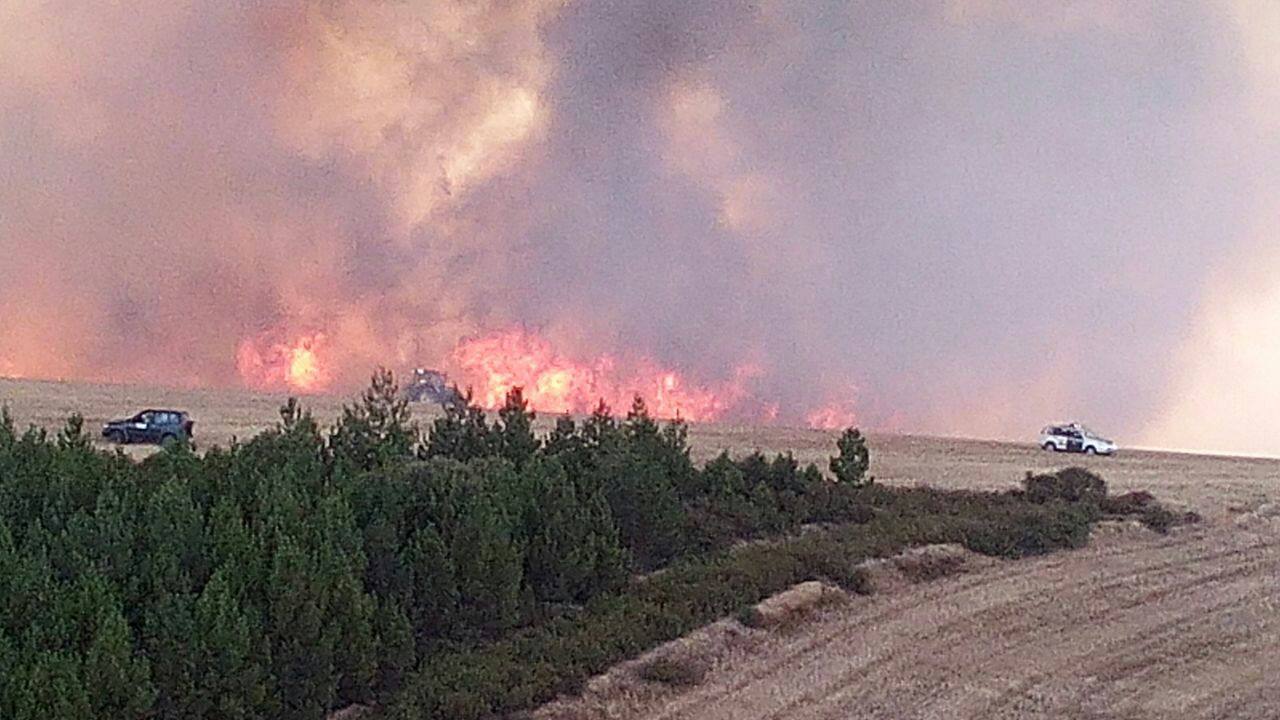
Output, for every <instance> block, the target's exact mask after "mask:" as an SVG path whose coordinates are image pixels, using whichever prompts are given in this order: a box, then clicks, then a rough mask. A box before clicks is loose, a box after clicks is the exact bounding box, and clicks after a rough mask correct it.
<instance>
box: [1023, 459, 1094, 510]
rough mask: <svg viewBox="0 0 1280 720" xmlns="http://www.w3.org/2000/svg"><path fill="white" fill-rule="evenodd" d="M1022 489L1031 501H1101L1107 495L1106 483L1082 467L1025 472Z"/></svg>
mask: <svg viewBox="0 0 1280 720" xmlns="http://www.w3.org/2000/svg"><path fill="white" fill-rule="evenodd" d="M1022 487H1023V490H1024V491H1025V492H1026V496H1027V499H1028V500H1030V501H1031V502H1037V503H1042V502H1048V501H1050V500H1063V501H1066V502H1091V503H1095V504H1096V503H1101V502H1102V501H1103V500H1104V499H1105V498H1106V497H1107V483H1106V482H1104V481H1103V479H1102V478H1100V477H1098V476H1097V475H1095V474H1093V473H1091V472H1089V471H1088V470H1085V469H1084V468H1078V467H1072V468H1067V469H1065V470H1059V471H1058V472H1056V473H1048V474H1044V475H1033V474H1031V473H1027V477H1026V479H1024V480H1023V481H1022Z"/></svg>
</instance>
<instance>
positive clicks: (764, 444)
mask: <svg viewBox="0 0 1280 720" xmlns="http://www.w3.org/2000/svg"><path fill="white" fill-rule="evenodd" d="M282 401H283V397H280V396H272V395H258V394H249V393H243V392H234V391H179V390H160V389H147V388H132V387H113V386H94V385H75V384H61V383H33V382H26V381H10V380H0V404H7V405H8V406H9V407H10V409H11V410H12V411H13V414H14V416H15V418H16V419H17V420H18V421H19V422H20V423H23V424H25V423H29V422H31V423H37V424H40V425H44V426H48V427H56V426H57V425H58V424H59V423H60V422H61V419H62V418H63V417H65V416H66V415H67V414H69V413H71V412H80V413H82V414H84V415H85V416H86V418H87V420H88V421H89V422H90V423H91V429H94V428H96V424H97V423H99V422H101V421H102V420H105V419H107V418H108V417H113V416H120V415H126V414H131V413H132V412H134V411H136V410H138V409H141V408H142V406H176V407H178V408H181V409H187V410H190V411H191V412H192V413H193V414H194V415H195V417H196V420H197V423H198V424H197V437H198V439H199V440H200V441H201V442H203V443H226V442H228V441H229V440H230V439H231V437H232V436H238V437H241V438H244V437H248V436H250V435H252V434H253V433H254V432H257V431H258V430H261V429H263V428H265V427H269V426H270V425H271V424H272V423H273V422H274V421H275V420H276V417H277V416H276V410H277V408H278V407H279V405H280V403H281V402H282ZM307 402H308V404H309V405H310V406H311V407H313V408H314V409H315V410H316V415H317V417H318V418H319V419H321V420H322V421H328V420H331V419H332V418H334V417H336V415H337V413H338V410H339V408H340V404H341V401H340V400H338V399H333V398H312V399H310V400H308V401H307ZM416 410H417V411H418V412H419V414H423V413H424V412H426V413H429V410H427V409H426V408H416ZM690 435H691V439H692V442H693V445H694V453H695V455H696V456H698V458H699V459H702V458H706V457H709V456H711V455H714V454H716V453H718V452H720V451H722V450H730V451H732V452H735V453H741V452H746V451H750V450H753V449H759V450H762V451H766V452H778V451H790V452H793V453H795V455H796V456H797V458H798V459H799V460H801V461H803V462H811V461H812V462H819V463H825V459H826V457H827V456H828V455H829V454H830V453H831V451H832V450H833V448H834V440H835V435H834V433H824V432H818V431H811V430H799V429H785V428H758V427H733V426H719V425H708V426H695V427H693V428H692V429H691V433H690ZM871 440H872V452H873V467H872V473H873V474H874V475H875V476H876V477H877V479H878V481H880V482H887V483H897V484H918V483H926V484H930V485H934V486H937V487H947V488H986V489H995V488H1005V487H1009V486H1011V485H1013V484H1015V483H1017V482H1018V480H1019V479H1020V478H1021V476H1022V474H1023V473H1024V472H1026V471H1028V470H1044V469H1052V468H1058V467H1062V466H1064V465H1066V464H1082V465H1086V466H1089V467H1091V468H1093V469H1095V470H1097V471H1099V472H1101V473H1102V474H1103V476H1104V477H1105V478H1106V479H1107V481H1108V483H1109V484H1110V485H1111V487H1112V488H1113V489H1114V490H1118V491H1125V490H1148V491H1150V492H1152V493H1154V494H1155V495H1157V496H1158V497H1159V498H1161V499H1162V500H1163V501H1165V502H1167V503H1169V504H1172V505H1175V506H1179V507H1185V508H1194V509H1195V510H1197V511H1199V512H1201V513H1202V514H1203V515H1205V518H1206V522H1205V523H1204V524H1202V525H1199V526H1196V527H1194V528H1190V529H1183V530H1180V531H1178V532H1175V533H1174V534H1173V535H1170V536H1164V537H1162V536H1158V535H1155V534H1153V533H1150V532H1148V531H1146V530H1141V529H1138V530H1134V529H1129V530H1125V531H1123V532H1120V533H1116V534H1102V535H1100V536H1099V537H1097V538H1096V539H1095V540H1094V542H1093V544H1092V546H1091V547H1090V548H1088V549H1086V550H1082V551H1077V552H1071V553H1061V554H1057V555H1053V556H1050V557H1048V558H1043V559H1037V560H1026V561H1019V562H1011V563H998V564H996V565H995V566H994V567H990V568H987V569H984V570H981V571H977V572H973V573H970V574H967V575H961V576H956V577H951V578H947V579H944V580H940V581H937V582H933V583H927V584H923V585H915V586H910V587H908V588H906V589H904V590H901V591H897V592H892V593H886V594H883V595H877V596H873V597H871V598H856V599H854V600H853V601H852V602H851V603H850V604H848V605H846V606H843V607H842V608H840V609H838V610H835V611H832V612H829V613H827V614H825V615H823V616H822V617H820V618H819V619H817V620H815V621H814V622H812V623H811V624H808V625H806V626H803V627H802V628H801V629H800V630H798V631H793V632H789V633H781V634H773V635H770V636H768V637H767V638H766V639H765V640H763V641H761V642H760V643H758V644H755V645H754V646H753V647H752V649H751V650H750V652H736V653H730V655H729V656H728V657H727V659H726V660H725V661H723V662H721V663H720V664H718V665H717V666H716V667H715V668H714V669H713V670H712V672H711V673H710V675H709V676H708V677H707V679H706V681H705V682H704V683H703V684H702V685H701V686H699V687H697V688H695V689H692V690H688V691H684V692H681V693H676V694H662V693H660V694H658V695H656V696H649V697H647V698H640V699H634V701H630V702H620V703H617V704H614V705H612V706H611V707H612V709H611V710H610V711H609V712H608V714H607V717H611V718H619V719H623V720H756V719H759V720H766V719H767V720H820V719H830V720H835V719H837V718H841V719H843V718H895V719H896V718H939V719H942V718H948V719H949V718H1082V719H1083V718H1088V719H1098V718H1130V719H1138V718H1142V719H1146V718H1151V719H1155V718H1246V719H1250V718H1259V719H1260V718H1280V517H1271V518H1267V517H1263V516H1264V515H1266V514H1269V513H1272V512H1275V508H1276V503H1277V501H1280V461H1277V460H1268V459H1250V458H1230V457H1213V456H1205V455H1187V454H1176V453H1154V452H1142V451H1125V452H1122V453H1121V454H1120V455H1119V456H1117V457H1114V458H1084V457H1082V456H1071V457H1068V456H1061V455H1055V454H1053V453H1046V452H1043V451H1041V450H1039V449H1038V448H1036V447H1034V446H1033V445H1029V444H1025V443H1024V444H1017V443H999V442H986V441H971V440H955V439H940V438H922V437H908V436H872V438H871ZM1120 440H1121V442H1122V444H1123V438H1120ZM130 452H132V453H135V454H141V453H146V452H149V451H147V450H139V449H131V450H130ZM1260 509H1261V512H1259V510H1260ZM575 717H587V716H585V715H583V716H577V715H575Z"/></svg>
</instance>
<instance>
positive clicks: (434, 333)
mask: <svg viewBox="0 0 1280 720" xmlns="http://www.w3.org/2000/svg"><path fill="white" fill-rule="evenodd" d="M1259 5H1260V4H1259V3H1249V2H1247V1H1246V0H1240V2H1238V3H1236V4H1225V3H1216V2H1207V1H1206V2H1189V3H1165V2H1155V1H1152V2H1132V3H1112V2H1101V1H1100V0H1075V1H1071V2H1061V1H1060V0H1058V1H1054V2H1049V1H1048V0H1045V1H1043V2H1042V1H1039V0H1035V1H1032V2H1012V1H1008V0H938V1H936V2H924V3H883V2H847V1H845V2H826V1H823V2H802V1H801V0H765V1H761V2H741V1H738V2H733V1H730V0H708V1H706V2H692V3H691V2H687V1H686V0H653V1H652V2H643V3H637V2H623V1H622V0H476V1H474V2H454V1H449V2H401V1H395V0H374V1H369V0H360V1H357V0H327V1H326V2H318V1H314V0H312V1H309V2H308V1H302V0H281V1H279V2H270V3H254V2H247V1H242V0H231V1H229V2H228V1H219V2H213V1H212V0H165V2H160V1H159V0H143V1H142V2H137V3H131V4H126V5H121V4H111V3H62V2H54V1H52V0H49V1H20V0H0V22H3V26H4V27H6V28H9V29H10V31H9V32H6V33H4V34H3V35H0V67H4V68H5V70H6V72H4V73H3V74H0V374H7V375H14V376H24V377H65V378H80V379H90V380H110V381H122V382H159V383H172V384H183V385H227V386H250V387H259V388H292V389H295V390H302V391H346V390H349V389H351V388H354V387H356V386H358V385H359V384H360V383H361V382H363V380H364V379H365V378H366V377H367V375H368V373H369V371H370V370H371V369H372V368H373V367H374V366H376V365H379V364H381V365H387V366H390V367H393V368H397V369H405V368H407V367H411V366H416V365H441V366H445V369H447V370H450V371H451V372H453V373H455V374H456V375H459V376H460V379H462V380H463V381H464V382H468V383H475V384H477V385H481V386H482V387H480V388H479V389H480V390H482V391H484V392H488V391H492V390H494V389H495V388H499V387H501V386H502V385H501V383H502V382H508V383H509V382H511V381H512V378H517V379H520V382H526V384H527V382H534V383H537V382H544V383H550V385H548V386H547V387H550V388H553V389H556V388H562V386H561V385H557V384H556V383H558V382H560V380H557V379H556V378H564V377H572V378H578V380H576V382H577V383H578V384H577V385H572V390H571V391H569V390H565V392H566V393H571V394H569V395H563V396H557V397H559V398H560V399H559V400H555V401H554V402H552V401H549V402H551V406H552V407H555V408H559V407H568V408H569V409H576V408H577V405H578V404H580V401H579V400H578V399H576V398H579V397H581V396H583V395H584V394H589V393H590V391H591V388H593V387H607V388H609V389H610V392H615V393H625V392H629V391H631V390H633V389H637V388H654V390H653V391H652V393H650V397H651V398H652V399H657V398H659V397H661V398H665V399H666V400H671V398H676V400H674V401H673V402H674V404H673V405H672V406H671V407H670V408H668V409H667V411H666V412H669V413H670V414H675V413H679V412H682V411H683V412H685V414H686V415H687V414H688V412H689V411H692V409H693V407H694V405H695V404H697V406H698V407H700V408H703V409H706V408H711V409H712V411H711V412H707V413H704V414H703V415H704V417H705V418H706V419H744V420H761V419H766V420H767V419H776V420H777V421H780V422H795V423H804V422H806V421H808V422H810V423H814V424H819V425H832V424H844V423H847V422H854V421H856V422H860V423H862V424H864V425H868V426H872V427H878V428H892V429H901V430H913V431H929V432H947V433H962V434H970V435H997V436H1025V435H1027V434H1028V433H1034V432H1035V431H1036V430H1037V429H1038V428H1039V427H1040V425H1042V424H1044V423H1045V422H1047V421H1050V420H1054V419H1081V420H1085V421H1088V422H1090V423H1091V424H1093V425H1097V426H1100V427H1102V428H1105V429H1107V430H1109V431H1112V432H1113V433H1114V434H1116V435H1117V436H1118V439H1120V440H1122V441H1124V440H1126V439H1128V438H1133V439H1138V438H1142V439H1143V441H1145V442H1151V443H1156V444H1159V443H1160V442H1161V439H1160V436H1161V433H1160V432H1158V431H1159V428H1160V427H1162V423H1163V424H1164V426H1167V425H1168V424H1170V423H1172V424H1174V425H1177V424H1180V423H1185V422H1194V420H1195V419H1196V418H1198V417H1203V416H1204V414H1205V413H1207V412H1209V411H1208V410H1204V409H1203V407H1204V404H1203V403H1199V404H1197V403H1194V402H1191V401H1189V400H1186V398H1189V397H1193V396H1195V395H1196V394H1197V393H1204V392H1206V391H1205V389H1204V388H1206V387H1210V386H1211V385H1212V383H1213V382H1216V381H1215V380H1212V379H1196V378H1205V377H1208V375H1207V374H1206V373H1205V372H1204V371H1198V370H1196V369H1195V367H1194V365H1195V363H1194V362H1192V361H1190V360H1185V359H1184V360H1177V359H1176V358H1185V356H1186V354H1187V352H1188V351H1187V349H1186V348H1187V344H1188V343H1192V342H1194V340H1193V338H1196V337H1201V336H1205V334H1206V333H1207V334H1212V333H1213V332H1214V328H1218V327H1220V323H1221V322H1223V321H1222V320H1221V318H1222V314H1221V313H1219V312H1218V311H1216V310H1214V309H1213V308H1211V307H1210V305H1213V306H1214V307H1218V306H1219V305H1221V304H1222V303H1227V302H1228V300H1221V301H1219V300H1215V299H1213V298H1239V297H1240V294H1241V293H1242V292H1246V291H1243V290H1240V289H1239V288H1238V287H1237V286H1236V284H1235V283H1236V281H1235V279H1234V278H1235V273H1234V270H1233V268H1237V267H1239V265H1238V264H1237V263H1240V262H1244V263H1246V264H1247V260H1246V261H1240V260H1238V259H1235V258H1239V257H1242V256H1245V257H1247V249H1248V248H1252V247H1256V246H1257V245H1258V244H1259V243H1263V244H1265V243H1266V242H1268V240H1269V238H1267V236H1268V234H1269V233H1270V228H1271V227H1272V226H1271V225H1270V224H1268V223H1267V222H1265V221H1264V220H1260V219H1259V218H1265V214H1266V207H1265V204H1263V203H1260V202H1258V201H1257V200H1256V199H1255V198H1257V197H1259V196H1260V195H1261V193H1263V192H1265V189H1266V188H1267V187H1269V186H1270V185H1271V181H1272V180H1274V175H1275V173H1274V172H1273V171H1271V170H1270V169H1269V168H1270V167H1271V166H1272V165H1274V163H1273V162H1272V161H1273V159H1274V155H1275V151H1274V147H1273V146H1274V143H1273V142H1271V141H1269V139H1268V138H1269V137H1273V136H1274V132H1273V131H1274V129H1275V127H1276V126H1275V125H1273V124H1271V123H1272V120H1273V119H1274V118H1277V117H1280V113H1278V112H1277V108H1276V104H1277V102H1276V101H1277V95H1276V93H1275V90H1274V88H1275V87H1280V84H1278V83H1277V82H1276V81H1277V80H1280V67H1277V66H1276V65H1275V63H1274V61H1273V60H1271V59H1269V58H1273V57H1274V53H1270V50H1274V47H1272V46H1271V45H1269V44H1268V42H1269V41H1268V40H1267V38H1273V37H1276V36H1280V27H1278V26H1277V18H1276V17H1274V16H1268V15H1267V14H1266V13H1265V10H1262V9H1260V8H1259V7H1258V6H1259ZM1272 15H1274V14H1272ZM1260 238H1264V239H1260ZM1272 242H1273V241H1272ZM1224 250H1225V251H1226V252H1224ZM1242 254H1244V255H1242ZM1223 278H1225V279H1223ZM1246 300H1247V298H1246ZM1230 302H1237V300H1235V299H1233V300H1231V301H1230ZM1239 302H1245V301H1239ZM1260 322H1262V321H1260ZM1262 329H1263V328H1262V326H1257V327H1255V326H1250V327H1249V328H1248V329H1245V330H1241V331H1239V332H1238V333H1237V336H1234V337H1235V339H1234V340H1231V341H1229V342H1228V341H1223V342H1227V346H1226V347H1227V349H1224V350H1222V352H1223V353H1228V354H1230V353H1231V352H1232V350H1231V349H1230V348H1234V347H1239V343H1248V342H1249V338H1250V337H1251V336H1252V335H1253V334H1254V333H1256V332H1260V331H1261V330H1262ZM504 338H505V339H506V340H502V339H504ZM513 338H514V339H516V340H518V342H511V341H510V340H511V339H513ZM1232 343H1235V344H1232ZM508 352H510V353H516V354H517V355H519V357H507V356H506V355H502V353H508ZM486 353H487V354H486ZM520 353H524V354H523V355H520ZM538 358H541V359H542V361H544V362H545V363H546V364H544V365H537V366H535V365H531V364H530V363H531V362H534V361H536V360H538ZM464 359H465V362H464V361H463V360H464ZM1264 364H1265V369H1263V370H1259V371H1258V372H1256V373H1254V374H1253V375H1251V376H1250V377H1251V378H1252V379H1251V380H1250V382H1254V383H1262V384H1264V385H1265V384H1267V383H1271V384H1274V381H1273V380H1271V378H1272V377H1273V373H1274V370H1273V369H1272V367H1273V365H1274V363H1271V362H1270V361H1266V363H1264ZM605 367H607V368H609V369H608V370H602V369H601V368H605ZM476 368H488V369H490V370H492V369H493V368H498V369H499V370H501V371H502V372H503V373H505V374H504V375H502V376H501V377H494V376H492V375H486V374H484V373H480V374H477V371H476ZM511 368H520V371H519V373H514V372H513V371H512V370H511ZM520 373H525V374H520ZM562 373H568V374H567V375H564V374H562ZM504 378H505V379H504ZM668 378H670V379H668ZM563 387H569V386H563ZM664 388H665V389H667V390H668V391H669V390H670V388H679V389H680V392H681V393H683V394H676V395H672V394H671V393H670V392H668V393H667V394H665V395H663V394H662V393H663V392H664ZM1197 388H1199V389H1197ZM568 397H573V398H575V399H574V400H572V402H570V401H568V400H565V399H564V398H568ZM1184 400H1185V402H1184ZM610 401H611V402H613V401H614V400H613V399H612V398H611V399H610ZM581 402H585V401H581ZM557 403H560V404H557ZM563 403H569V405H567V406H566V405H564V404H563ZM682 403H683V405H682ZM1197 408H1201V409H1197ZM1171 418H1172V419H1171ZM1178 442H1179V443H1184V442H1191V441H1184V440H1182V439H1179V440H1178ZM1215 443H1217V444H1219V445H1221V444H1223V443H1225V444H1227V445H1230V441H1229V439H1223V440H1220V441H1215ZM1270 450H1272V451H1278V452H1280V446H1276V447H1272V448H1270Z"/></svg>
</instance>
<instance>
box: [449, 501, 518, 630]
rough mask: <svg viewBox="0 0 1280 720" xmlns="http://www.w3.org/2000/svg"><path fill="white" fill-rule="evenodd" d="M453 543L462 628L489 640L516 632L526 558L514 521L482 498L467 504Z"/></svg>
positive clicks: (451, 544)
mask: <svg viewBox="0 0 1280 720" xmlns="http://www.w3.org/2000/svg"><path fill="white" fill-rule="evenodd" d="M450 541H451V542H450V548H451V551H452V552H451V554H452V559H453V567H454V570H455V572H456V577H457V581H458V597H459V600H460V602H459V604H458V614H459V617H460V619H461V622H462V625H463V627H465V628H468V629H470V630H472V631H474V632H478V633H479V634H481V635H485V636H491V635H495V634H497V633H499V632H501V631H504V630H508V629H510V628H512V627H514V626H515V624H516V623H517V622H518V621H519V619H520V587H521V582H522V565H523V558H522V557H521V555H520V551H519V549H518V548H517V547H516V543H515V540H514V537H513V533H512V528H511V523H510V519H509V518H508V517H506V515H505V514H503V513H502V512H501V511H499V510H498V508H497V507H496V506H495V504H494V503H493V501H492V499H491V498H490V497H488V496H486V495H481V494H477V495H475V496H473V497H472V498H468V501H467V502H465V503H464V509H463V512H462V515H461V516H460V517H459V527H458V530H457V533H456V535H454V536H453V537H452V538H450Z"/></svg>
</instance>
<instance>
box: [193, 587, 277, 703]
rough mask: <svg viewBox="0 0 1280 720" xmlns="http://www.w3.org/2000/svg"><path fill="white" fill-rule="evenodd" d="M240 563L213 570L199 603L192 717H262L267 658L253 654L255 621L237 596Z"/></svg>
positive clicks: (196, 619)
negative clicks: (197, 679)
mask: <svg viewBox="0 0 1280 720" xmlns="http://www.w3.org/2000/svg"><path fill="white" fill-rule="evenodd" d="M235 573H236V569H235V568H234V567H233V566H231V565H229V564H228V565H223V566H221V567H219V568H218V570H216V571H215V572H214V573H213V577H212V578H210V580H209V583H208V584H207V585H205V587H204V590H203V591H202V592H201V593H200V598H199V599H198V600H197V601H196V603H195V633H194V634H193V636H192V638H191V642H193V643H194V645H195V652H194V673H195V676H196V677H198V678H200V682H199V686H198V688H197V689H196V694H195V696H194V697H193V698H192V699H191V703H190V706H189V707H190V709H189V712H190V713H191V717H195V718H208V719H209V720H224V719H225V720H249V719H250V718H258V717H263V716H264V715H263V710H264V708H265V701H266V699H267V694H268V687H267V678H266V672H265V668H264V667H263V665H262V664H261V662H262V660H263V659H262V658H257V657H255V656H254V649H255V648H254V645H253V635H254V630H255V628H254V626H253V623H252V622H250V620H249V616H248V615H247V614H246V613H245V611H244V609H243V608H242V607H241V605H240V601H239V600H238V599H237V595H238V592H237V586H238V583H236V582H235V581H234V580H232V578H233V577H234V575H235Z"/></svg>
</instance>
